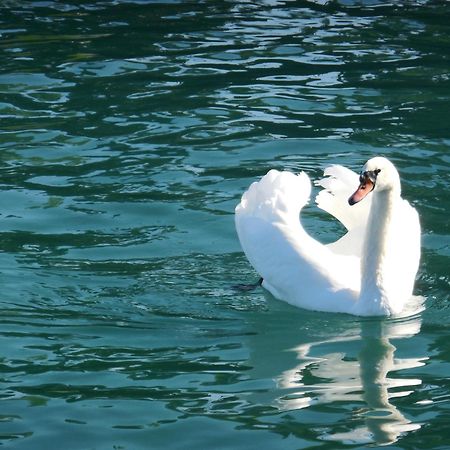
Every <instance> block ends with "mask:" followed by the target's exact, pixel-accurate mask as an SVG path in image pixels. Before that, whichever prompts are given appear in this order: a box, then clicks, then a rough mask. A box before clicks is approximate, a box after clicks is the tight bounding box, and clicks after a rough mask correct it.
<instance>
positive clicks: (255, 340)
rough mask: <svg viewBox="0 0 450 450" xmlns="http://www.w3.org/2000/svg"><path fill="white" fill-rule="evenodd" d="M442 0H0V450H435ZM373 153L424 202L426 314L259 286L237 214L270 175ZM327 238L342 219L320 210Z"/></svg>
mask: <svg viewBox="0 0 450 450" xmlns="http://www.w3.org/2000/svg"><path fill="white" fill-rule="evenodd" d="M449 14H450V7H449V5H448V4H447V3H446V2H439V1H401V2H392V3H390V2H386V1H381V0H380V1H378V0H371V1H369V0H367V1H362V2H360V1H358V2H356V1H351V0H349V1H344V0H342V1H337V2H326V1H281V0H280V1H277V0H273V1H272V0H271V1H261V2H256V1H255V2H249V1H246V2H238V1H214V0H212V1H205V2H189V1H166V2H162V1H161V2H150V1H149V2H146V1H134V2H133V1H129V2H128V1H114V2H94V1H82V2H69V1H64V2H53V1H48V2H47V1H44V2H37V1H27V2H16V1H8V2H4V3H3V5H2V6H0V38H1V40H0V51H1V54H2V62H3V64H2V65H1V68H0V94H1V97H0V117H1V122H0V123H1V129H2V132H1V134H0V148H1V153H0V157H1V165H0V186H1V191H2V192H1V194H2V195H1V198H2V210H1V215H0V233H1V241H0V242H1V253H0V268H1V270H0V282H1V284H2V286H3V294H2V297H1V312H2V314H1V319H0V339H1V347H0V348H1V354H0V364H1V365H0V367H1V378H0V381H1V394H0V395H1V401H2V408H1V412H0V414H1V415H0V419H1V420H0V442H1V443H2V444H4V445H5V447H7V448H17V449H39V448H54V447H55V445H59V444H58V443H60V442H64V446H65V447H66V448H67V449H68V450H69V449H80V448H95V449H113V448H126V449H139V448H143V449H147V448H171V449H178V448H179V449H186V448H192V449H194V448H195V449H198V448H229V449H251V448H258V449H262V448H267V449H273V448H283V449H299V448H312V447H314V448H320V449H338V448H353V447H355V448H364V447H366V446H370V445H372V446H373V445H374V444H375V445H379V444H380V445H381V444H388V445H390V446H392V448H397V449H400V448H401V449H412V448H414V449H419V448H420V449H434V450H435V449H444V448H448V442H450V432H449V430H448V421H449V419H450V417H449V399H450V384H449V382H448V379H447V377H448V373H449V371H450V357H449V355H450V348H449V344H448V327H449V324H450V313H449V309H448V300H449V280H450V274H449V272H448V266H449V254H450V251H449V242H450V239H449V236H450V233H449V222H448V214H447V212H448V210H449V206H450V205H449V192H448V184H449V178H448V173H449V163H450V157H449V155H448V148H449V144H450V136H449V129H448V116H449V114H450V109H449V105H450V102H449V100H450V89H449V88H450V69H449V67H450V64H449V63H450V29H449V26H448V20H447V17H448V15H449ZM376 154H382V155H385V156H387V157H389V158H390V159H391V160H392V161H393V162H394V163H395V164H396V166H397V167H398V168H399V170H400V173H401V176H402V183H403V184H402V186H403V193H404V196H405V197H406V198H407V199H408V200H409V201H411V202H412V203H413V204H414V206H415V207H416V208H417V209H418V211H419V213H420V215H421V221H422V228H423V257H422V262H421V267H420V272H419V275H418V281H417V284H416V293H417V294H418V295H422V296H424V297H426V302H425V308H426V309H425V311H424V312H422V313H420V314H417V315H415V316H413V317H409V318H403V319H359V318H354V317H350V316H345V315H333V314H323V313H315V312H308V311H303V310H300V309H295V308H293V307H290V306H289V305H287V304H284V303H282V302H279V301H276V300H275V299H273V298H271V297H270V296H269V295H268V294H267V293H265V292H264V291H263V290H256V291H255V292H253V293H237V292H235V291H234V290H233V289H231V286H232V285H233V284H235V283H237V282H248V283H250V282H253V281H255V280H256V279H257V274H256V273H255V272H254V271H253V269H252V268H251V266H250V265H249V263H248V262H247V261H246V259H245V257H244V256H243V254H242V251H241V249H240V246H239V243H238V240H237V237H236V234H235V231H234V222H233V211H234V207H235V205H236V204H237V203H238V201H239V198H240V196H241V195H242V193H243V191H244V190H245V189H246V188H247V186H248V185H249V184H250V183H251V182H253V181H255V180H257V179H258V178H259V177H261V176H262V175H264V174H265V173H266V172H267V170H269V169H270V168H277V169H288V170H293V171H300V170H305V171H307V172H308V174H309V175H310V176H311V177H312V178H317V177H319V176H320V175H321V173H322V171H323V169H324V168H325V167H326V166H327V165H328V164H330V163H339V164H343V165H345V166H347V167H350V168H352V169H354V170H359V168H360V167H361V165H362V164H363V163H364V162H365V161H366V160H367V159H368V158H370V157H372V156H374V155H376ZM305 223H306V226H307V227H308V228H309V229H310V230H311V231H312V232H314V233H315V234H316V236H318V237H319V238H320V239H322V240H323V241H324V242H326V241H330V240H332V239H334V238H336V237H337V236H339V234H340V233H342V229H341V228H340V226H339V225H338V224H336V223H335V222H333V221H332V220H331V219H330V218H329V217H327V215H326V214H323V213H322V212H320V211H319V210H317V209H316V208H315V207H314V206H313V205H311V207H310V208H309V210H308V211H307V214H306V217H305Z"/></svg>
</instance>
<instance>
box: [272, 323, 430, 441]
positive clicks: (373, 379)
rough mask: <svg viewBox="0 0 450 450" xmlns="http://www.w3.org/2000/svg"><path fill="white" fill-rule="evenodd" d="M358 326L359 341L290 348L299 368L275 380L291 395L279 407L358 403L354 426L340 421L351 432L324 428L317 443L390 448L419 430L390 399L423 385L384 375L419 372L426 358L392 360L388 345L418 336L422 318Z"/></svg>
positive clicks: (350, 339) (346, 339)
mask: <svg viewBox="0 0 450 450" xmlns="http://www.w3.org/2000/svg"><path fill="white" fill-rule="evenodd" d="M360 325H361V330H360V335H359V336H358V335H356V336H355V335H353V336H347V337H343V338H333V339H329V340H324V341H321V342H314V343H308V344H302V345H299V346H298V347H296V348H294V349H293V350H294V351H295V352H296V354H297V358H298V360H299V361H301V363H299V364H298V365H296V366H295V367H293V368H292V369H289V370H286V371H284V372H283V373H281V375H280V376H279V377H278V378H277V385H278V387H279V388H281V389H286V390H288V391H290V394H288V395H287V396H285V397H283V398H281V399H278V402H279V404H280V407H281V408H282V409H284V410H291V411H292V410H296V409H302V408H308V407H311V406H314V405H320V404H328V405H331V404H334V405H336V404H339V402H345V403H349V402H352V403H353V402H357V403H363V405H362V406H361V408H359V409H357V410H353V411H352V413H351V414H352V418H353V419H356V420H351V421H347V420H346V421H345V422H346V423H345V427H346V428H348V427H349V426H350V427H351V426H352V424H354V425H355V427H354V428H353V429H350V430H348V431H344V432H341V431H339V432H335V431H334V430H333V429H331V428H328V429H327V430H326V431H323V432H322V434H321V436H320V439H323V440H331V441H339V442H344V443H347V444H353V443H356V444H363V443H371V442H375V443H377V444H389V443H393V442H395V441H397V440H398V438H399V437H400V435H401V434H402V433H405V432H408V431H413V430H417V429H419V428H420V427H421V425H420V424H418V423H412V422H411V421H410V420H409V419H408V418H406V417H405V416H404V415H403V414H402V412H401V411H400V410H399V409H398V408H397V407H396V406H395V405H393V404H392V403H391V399H392V398H395V397H405V396H408V395H410V394H411V393H412V392H413V391H414V387H415V386H417V385H420V384H421V383H422V380H420V379H418V378H409V377H407V378H396V377H394V376H389V374H390V373H392V372H393V371H396V372H398V371H401V370H405V369H411V368H415V367H420V366H422V365H424V364H425V362H424V361H426V360H427V359H428V358H427V357H426V356H422V357H418V358H400V357H398V356H397V357H396V355H395V352H396V347H395V346H394V345H393V344H392V342H391V340H394V339H404V338H411V337H412V336H414V335H416V334H418V333H419V331H420V327H421V317H420V316H419V315H414V316H410V317H404V318H396V319H381V320H380V319H365V320H362V321H361V322H360ZM311 380H313V381H315V382H313V383H312V382H311ZM391 389H395V391H394V392H393V391H390V390H391ZM341 404H342V403H341ZM361 423H363V424H364V425H362V426H361Z"/></svg>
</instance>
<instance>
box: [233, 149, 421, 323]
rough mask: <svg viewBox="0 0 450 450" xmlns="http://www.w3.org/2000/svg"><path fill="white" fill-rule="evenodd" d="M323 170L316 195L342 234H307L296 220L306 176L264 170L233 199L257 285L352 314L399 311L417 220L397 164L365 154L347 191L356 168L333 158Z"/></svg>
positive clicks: (416, 246) (414, 252)
mask: <svg viewBox="0 0 450 450" xmlns="http://www.w3.org/2000/svg"><path fill="white" fill-rule="evenodd" d="M325 175H328V178H326V179H324V180H321V181H320V182H319V184H320V185H321V186H322V187H324V188H325V189H324V190H322V191H321V192H320V193H319V195H318V196H317V198H316V201H317V203H318V206H319V207H320V208H322V209H323V210H325V211H327V212H329V213H330V214H332V215H333V216H335V217H336V218H337V219H339V220H340V221H341V222H342V224H343V225H344V226H345V227H346V228H347V230H348V232H347V234H346V235H345V236H344V237H342V238H341V239H340V240H338V241H337V242H335V243H333V244H329V245H322V244H321V243H319V242H318V241H316V240H315V239H313V238H312V237H311V236H309V235H308V233H306V231H305V230H304V229H303V228H302V226H301V225H300V224H299V220H298V216H299V212H300V210H301V208H302V207H303V206H304V205H305V204H306V202H307V201H308V198H309V196H310V192H311V183H310V180H309V178H308V176H307V175H306V174H305V173H304V172H302V173H300V174H299V175H294V174H293V173H290V172H278V171H275V170H271V171H270V172H269V173H268V174H267V175H266V176H265V177H263V178H262V180H261V181H259V182H258V183H253V184H252V185H251V186H250V188H249V190H248V191H247V192H246V193H245V194H244V195H243V197H242V200H241V202H240V204H239V205H238V206H237V207H236V229H237V232H238V235H239V239H240V241H241V245H242V248H243V249H244V252H245V254H246V255H247V257H248V259H249V261H250V262H251V264H252V265H253V266H254V267H255V269H256V270H257V272H258V273H259V274H260V275H261V276H262V277H263V279H264V282H263V286H264V287H265V288H266V289H268V290H269V291H270V292H271V293H272V294H273V295H274V296H275V297H277V298H279V299H282V300H285V301H287V302H289V303H291V304H293V305H295V306H300V307H303V308H307V309H313V310H318V311H331V312H347V313H352V314H357V315H389V314H394V313H399V312H400V311H402V310H403V308H404V306H405V303H407V300H408V299H409V298H410V297H411V295H412V289H413V284H414V278H415V274H416V272H417V268H418V263H419V255H420V225H419V219H418V215H417V212H416V211H415V209H414V208H412V207H411V206H410V205H409V203H408V202H406V201H405V200H403V199H402V198H401V196H400V178H399V175H398V172H397V170H396V169H395V167H394V165H393V164H392V163H391V162H389V161H388V160H387V159H386V158H382V157H377V158H373V159H371V160H369V161H368V162H367V163H366V164H365V166H364V168H363V170H362V173H361V176H360V177H359V187H358V188H357V190H356V192H354V193H353V195H351V193H352V192H353V191H354V190H355V188H356V186H357V185H358V175H357V174H355V173H354V172H352V171H350V170H348V169H345V168H344V167H341V166H332V167H329V168H328V169H327V170H326V171H325ZM372 191H373V192H372ZM350 195H351V196H350ZM364 198H365V199H364ZM363 199H364V201H363V202H361V203H359V201H360V200H363ZM356 203H358V204H356ZM352 205H355V206H352Z"/></svg>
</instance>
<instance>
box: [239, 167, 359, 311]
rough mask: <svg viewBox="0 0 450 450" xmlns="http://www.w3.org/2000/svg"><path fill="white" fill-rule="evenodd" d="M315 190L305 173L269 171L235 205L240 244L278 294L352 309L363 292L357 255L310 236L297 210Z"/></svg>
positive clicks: (308, 304)
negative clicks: (347, 254)
mask: <svg viewBox="0 0 450 450" xmlns="http://www.w3.org/2000/svg"><path fill="white" fill-rule="evenodd" d="M310 192H311V182H310V180H309V178H308V176H307V175H306V174H305V173H300V174H299V175H294V174H293V173H290V172H278V171H275V170H271V171H270V172H269V173H268V174H267V175H266V176H265V177H263V178H262V180H261V181H259V182H258V183H253V184H252V185H251V186H250V188H249V190H248V191H247V192H246V193H245V194H244V195H243V197H242V200H241V202H240V203H239V205H238V206H237V207H236V215H235V221H236V230H237V233H238V236H239V240H240V242H241V245H242V248H243V250H244V252H245V254H246V256H247V258H248V260H249V261H250V263H251V264H252V266H253V267H254V268H255V269H256V271H257V272H258V273H259V274H260V275H261V276H262V277H263V278H264V284H263V285H264V287H266V288H267V289H268V290H269V291H270V292H271V293H272V294H273V295H275V296H276V297H277V298H280V299H282V300H285V301H287V302H289V303H291V304H294V305H296V306H300V307H303V308H308V309H314V310H321V311H333V312H349V311H351V309H352V307H353V303H354V299H355V297H356V293H357V291H358V290H359V282H360V280H359V265H358V264H359V261H358V260H357V258H353V257H344V256H338V255H336V254H334V253H333V252H332V251H331V250H330V249H328V248H327V247H326V246H324V245H322V244H320V243H319V242H318V241H316V240H315V239H313V238H312V237H311V236H309V235H308V234H307V233H306V231H305V230H304V229H303V228H302V226H301V224H300V222H299V212H300V210H301V208H302V207H303V206H304V205H305V204H306V202H307V201H308V199H309V195H310Z"/></svg>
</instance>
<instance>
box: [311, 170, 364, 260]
mask: <svg viewBox="0 0 450 450" xmlns="http://www.w3.org/2000/svg"><path fill="white" fill-rule="evenodd" d="M324 175H325V178H322V179H320V180H318V181H316V183H315V184H316V185H319V186H321V187H323V189H322V190H321V191H320V192H319V193H318V194H317V196H316V203H317V206H318V207H319V208H321V209H322V210H324V211H326V212H328V213H329V214H331V215H332V216H334V217H336V219H338V220H339V221H340V222H341V223H342V224H343V225H344V226H345V228H347V230H348V231H347V233H346V234H345V235H344V236H343V237H342V238H341V239H339V240H338V241H336V242H333V243H332V244H329V245H328V247H329V248H330V250H332V251H333V252H335V253H337V254H342V255H355V256H358V257H360V255H361V253H362V244H363V239H364V234H365V230H366V226H367V219H368V217H369V212H370V206H371V204H372V194H369V195H367V196H366V197H365V198H364V200H363V201H361V202H359V203H357V204H355V205H353V206H350V205H349V204H348V199H349V197H350V196H351V195H352V194H353V192H355V190H356V188H357V187H358V185H359V176H358V174H357V173H355V172H353V171H352V170H350V169H347V168H346V167H343V166H338V165H334V166H330V167H327V168H326V169H325V171H324Z"/></svg>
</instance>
